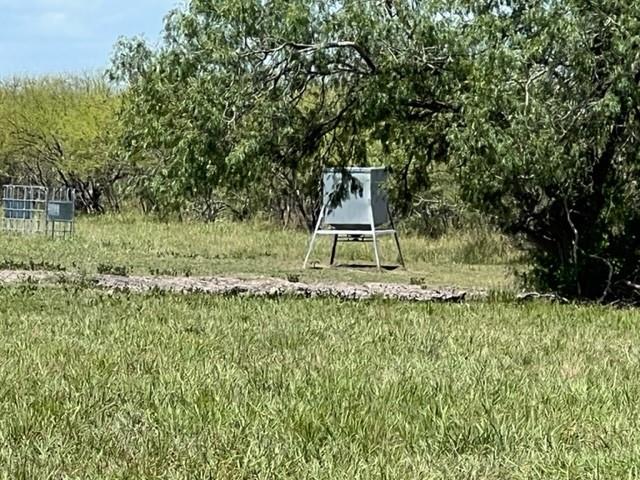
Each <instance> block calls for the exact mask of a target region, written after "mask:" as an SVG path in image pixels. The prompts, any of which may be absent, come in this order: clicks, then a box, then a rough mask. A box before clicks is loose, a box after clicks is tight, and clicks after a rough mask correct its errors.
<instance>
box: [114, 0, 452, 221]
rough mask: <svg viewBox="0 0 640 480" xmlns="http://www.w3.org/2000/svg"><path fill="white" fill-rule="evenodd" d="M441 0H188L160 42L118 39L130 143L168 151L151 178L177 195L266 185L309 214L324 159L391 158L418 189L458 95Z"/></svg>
mask: <svg viewBox="0 0 640 480" xmlns="http://www.w3.org/2000/svg"><path fill="white" fill-rule="evenodd" d="M446 4H447V2H444V1H442V2H440V1H428V2H416V1H398V2H391V1H388V2H373V1H365V2H363V1H361V0H332V1H326V0H286V1H285V0H274V1H269V2H263V1H256V0H224V1H216V2H213V1H210V0H209V1H207V0H192V1H190V2H188V4H187V6H186V8H185V9H184V10H177V11H174V12H172V13H171V14H170V15H169V16H168V18H167V22H166V28H165V37H164V42H163V43H162V45H161V46H160V47H159V48H158V49H155V50H153V49H151V48H149V47H148V46H147V45H145V44H144V43H141V42H140V41H139V40H135V39H134V40H126V41H123V42H121V43H120V44H119V46H118V48H117V50H116V53H115V55H114V67H113V69H112V73H113V74H114V78H116V79H118V80H121V81H125V82H126V84H127V86H128V89H129V90H128V93H127V98H128V99H129V101H128V102H127V104H126V105H127V108H126V109H125V111H124V112H123V115H124V119H125V122H124V123H125V125H127V134H126V136H125V139H124V140H125V142H124V147H125V150H128V151H130V152H140V153H141V154H144V153H145V152H147V151H152V152H159V153H160V155H161V157H163V158H164V160H162V161H161V164H162V167H161V168H160V169H159V170H161V171H162V172H164V178H163V177H157V178H158V180H159V181H158V182H157V184H156V187H157V190H158V191H160V192H163V191H164V190H168V192H167V193H169V194H170V196H172V197H173V198H184V197H185V196H186V197H189V198H194V197H200V198H204V199H207V198H209V196H214V197H215V195H216V193H217V192H219V191H220V190H225V191H227V192H228V191H230V190H231V191H240V190H242V189H243V188H245V187H246V186H248V185H250V186H251V188H252V189H254V191H255V189H257V186H258V185H260V186H261V188H262V191H264V192H267V193H268V192H271V193H273V194H275V195H276V196H277V197H285V198H286V199H287V203H289V205H290V207H291V208H293V209H295V210H296V211H297V212H298V214H299V215H300V216H301V217H303V219H304V222H305V223H306V224H307V225H311V224H313V221H314V217H315V215H316V213H317V209H318V200H319V195H318V179H319V178H320V172H321V169H322V167H323V166H324V165H336V164H342V163H347V162H353V163H360V164H367V163H370V162H371V163H377V162H379V161H384V162H385V163H389V162H388V159H393V161H394V162H396V164H397V165H396V166H397V167H398V168H397V173H398V178H401V179H402V182H400V183H401V186H404V188H403V189H402V193H403V195H404V196H410V195H411V193H412V189H411V188H409V187H410V185H411V182H412V181H413V180H412V179H414V178H420V176H422V177H424V175H421V174H422V173H424V170H425V168H426V165H427V163H428V160H430V159H431V158H432V157H436V156H440V157H442V156H443V151H444V150H445V149H446V145H445V144H444V140H445V139H446V137H445V135H444V134H443V131H444V130H445V129H446V127H447V125H448V124H449V123H450V118H449V117H450V116H451V115H452V114H453V113H454V112H455V111H456V109H457V108H458V106H457V105H455V104H454V103H452V102H451V98H450V95H449V92H451V91H453V90H454V87H455V86H456V85H457V74H456V68H457V67H456V65H457V60H456V58H457V57H458V56H459V53H458V52H456V51H455V46H456V44H457V41H456V36H455V32H454V31H453V30H452V28H451V21H450V20H449V19H448V18H447V17H442V15H440V12H441V11H442V9H443V8H445V5H446ZM376 155H377V156H384V157H385V160H378V159H377V158H376ZM414 183H415V182H414Z"/></svg>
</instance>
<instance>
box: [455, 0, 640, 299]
mask: <svg viewBox="0 0 640 480" xmlns="http://www.w3.org/2000/svg"><path fill="white" fill-rule="evenodd" d="M639 38H640V5H638V4H636V3H634V2H621V1H612V2H592V1H589V0H562V1H560V0H556V1H548V0H547V1H533V2H532V1H512V2H509V4H508V6H505V5H501V6H495V5H494V3H493V2H477V3H476V4H475V10H474V12H473V25H472V26H471V27H470V31H469V39H470V42H473V43H470V45H473V48H472V49H470V50H471V51H473V57H472V61H473V64H474V68H473V76H472V77H470V78H469V86H470V88H469V90H468V91H467V92H464V93H463V97H462V98H461V104H462V105H464V107H463V109H464V112H463V114H462V115H461V119H460V123H459V128H457V129H455V130H454V131H453V132H452V136H451V142H452V144H453V145H455V153H454V156H455V158H456V160H457V161H458V162H459V163H460V165H461V166H462V173H463V175H461V177H460V178H461V182H462V184H463V189H464V191H465V192H466V194H467V198H468V199H469V200H470V201H472V202H474V203H475V204H476V205H478V206H480V207H481V208H482V209H483V210H485V211H490V212H492V213H493V214H494V215H495V218H496V219H497V221H498V222H499V223H500V225H501V226H502V227H503V228H504V229H505V230H506V231H507V232H511V233H516V234H520V235H523V236H524V237H525V238H526V240H527V241H528V245H529V246H531V247H532V253H533V260H534V267H535V269H534V271H533V272H532V273H533V275H532V278H533V280H535V281H536V283H537V284H538V285H539V286H541V287H546V288H550V289H553V290H556V291H559V292H561V293H562V294H564V295H567V296H571V297H586V298H591V299H599V300H601V301H607V300H614V299H620V298H626V299H633V300H637V299H638V298H640V297H638V293H640V287H638V283H640V282H639V279H640V188H639V185H638V173H639V169H640V157H639V155H640V150H639V147H640V142H639V138H638V132H640V121H639V120H640V118H639V114H640V50H639V48H638V47H639V46H640V40H639Z"/></svg>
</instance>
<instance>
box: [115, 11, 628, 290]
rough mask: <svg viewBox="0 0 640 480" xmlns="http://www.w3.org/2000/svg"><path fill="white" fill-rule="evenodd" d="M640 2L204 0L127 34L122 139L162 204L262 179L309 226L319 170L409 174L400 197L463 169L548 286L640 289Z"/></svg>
mask: <svg viewBox="0 0 640 480" xmlns="http://www.w3.org/2000/svg"><path fill="white" fill-rule="evenodd" d="M639 19H640V6H636V5H635V3H633V2H628V1H619V0H612V1H608V2H594V1H590V0H533V1H532V0H527V1H525V0H504V1H497V0H458V1H451V0H449V1H440V0H422V1H419V0H384V1H379V0H365V1H363V0H331V1H321V0H286V1H285V0H271V1H263V0H217V1H213V0H191V1H190V2H188V3H187V4H186V6H185V8H183V9H181V10H176V11H174V12H172V13H171V14H170V15H169V16H168V18H167V22H166V28H165V37H164V41H163V42H162V44H161V45H160V46H159V47H158V48H155V49H153V48H150V47H149V46H148V45H146V44H145V43H144V42H141V41H139V40H135V39H134V40H124V41H122V42H121V43H120V44H119V46H118V48H117V50H116V53H115V56H114V66H113V69H112V73H113V74H114V77H115V78H117V79H119V80H121V81H123V82H125V84H126V85H127V93H126V101H125V103H124V105H125V108H124V110H123V112H122V115H123V119H124V120H125V122H124V124H125V125H126V130H125V134H124V136H123V142H122V146H123V147H124V148H125V150H127V151H129V152H130V154H131V155H138V156H147V157H149V156H151V157H152V158H153V162H155V163H154V165H155V172H156V173H157V174H156V175H154V176H153V179H154V180H153V181H152V182H149V183H147V184H146V185H150V186H151V190H152V191H153V193H154V194H161V195H160V196H161V198H169V199H174V200H175V199H177V200H181V199H182V198H184V197H186V198H191V199H193V200H194V201H195V200H197V199H200V201H202V199H204V204H205V205H207V209H209V210H210V209H211V207H210V206H208V205H209V204H210V203H212V202H213V203H214V204H215V202H216V199H217V198H219V197H218V196H219V195H220V194H221V192H222V194H223V195H225V196H226V195H228V194H229V192H236V193H237V192H242V193H246V192H247V191H248V190H252V191H259V192H260V194H261V195H262V196H261V198H260V201H261V202H267V201H270V200H272V199H274V198H275V199H280V198H286V199H287V200H286V203H287V205H288V206H293V208H295V209H296V210H297V211H298V212H299V214H300V215H301V216H302V217H303V218H304V220H305V221H306V223H307V224H308V225H311V224H312V223H313V220H314V215H315V214H316V212H317V210H318V206H319V205H318V200H319V195H318V188H317V187H318V183H317V182H318V179H319V177H320V175H319V173H320V170H321V169H322V167H323V166H326V165H341V164H345V163H348V162H353V163H364V164H366V163H368V162H376V163H377V162H384V163H386V164H391V166H393V167H395V174H394V182H395V186H396V188H395V190H394V191H395V192H396V200H399V201H401V202H400V203H401V204H403V203H404V204H405V205H407V204H409V205H410V204H411V201H412V196H413V195H415V193H416V192H417V191H419V190H420V189H424V188H426V187H427V186H428V183H429V178H428V175H427V173H428V171H429V165H430V164H431V163H432V161H433V160H441V161H445V162H452V164H453V165H455V166H456V167H457V169H458V172H459V174H460V175H459V184H460V187H461V189H462V191H463V192H464V194H465V197H466V199H467V200H468V201H469V202H470V203H471V204H473V205H475V206H477V207H479V208H480V209H482V210H483V211H485V212H487V213H490V214H492V216H493V218H494V219H495V221H496V222H497V223H498V224H499V225H500V226H501V227H502V228H503V229H504V231H506V232H508V233H512V234H514V235H517V236H520V237H522V238H524V239H525V240H526V245H527V246H528V247H529V248H530V251H531V253H532V259H533V264H534V267H535V268H534V271H533V272H532V275H531V278H532V279H533V280H534V281H535V282H536V283H537V284H538V285H539V286H541V287H544V288H550V289H553V290H556V291H559V292H561V293H562V294H564V295H568V296H572V297H586V298H591V299H599V300H602V301H606V300H615V299H633V300H637V298H638V294H639V293H640V286H638V284H639V283H640V270H639V268H640V191H639V187H638V183H637V182H638V169H639V163H638V162H639V160H638V139H637V132H638V127H639V125H638V112H640V104H639V100H640V97H639V87H640V85H638V83H639V81H640V57H639V54H638V51H639V49H638V42H639V41H638V38H640V27H639Z"/></svg>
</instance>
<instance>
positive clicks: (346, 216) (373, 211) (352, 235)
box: [303, 167, 405, 270]
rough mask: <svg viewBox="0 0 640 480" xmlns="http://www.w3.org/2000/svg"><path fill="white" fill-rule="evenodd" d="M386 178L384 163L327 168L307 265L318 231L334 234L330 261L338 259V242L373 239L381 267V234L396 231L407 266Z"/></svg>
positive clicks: (397, 242)
mask: <svg viewBox="0 0 640 480" xmlns="http://www.w3.org/2000/svg"><path fill="white" fill-rule="evenodd" d="M386 181H387V170H386V168H384V167H347V168H332V169H326V170H325V171H324V175H323V205H322V210H321V211H320V216H319V217H318V222H317V224H316V227H315V230H314V232H313V236H312V237H311V241H310V243H309V250H308V251H307V255H306V257H305V260H304V265H303V268H307V264H308V262H309V257H310V256H311V252H312V251H313V247H314V245H315V242H316V240H317V237H318V235H330V236H333V245H332V247H331V260H330V264H331V265H333V264H334V263H335V258H336V250H337V246H338V242H358V241H360V242H362V241H365V242H366V241H369V242H371V243H373V252H374V255H375V261H376V267H377V268H378V270H380V269H381V265H380V254H379V249H378V238H379V237H381V236H385V235H393V237H394V239H395V243H396V246H397V248H398V258H399V260H400V264H401V265H402V267H405V263H404V258H403V257H402V250H401V249H400V240H399V238H398V233H397V231H396V228H395V225H394V222H393V218H392V216H391V211H390V208H389V199H388V196H387V192H386V190H385V189H384V184H385V182H386Z"/></svg>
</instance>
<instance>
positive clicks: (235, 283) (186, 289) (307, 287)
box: [0, 270, 486, 302]
mask: <svg viewBox="0 0 640 480" xmlns="http://www.w3.org/2000/svg"><path fill="white" fill-rule="evenodd" d="M28 282H32V283H33V282H35V283H41V284H56V283H70V282H71V283H88V284H90V285H92V286H94V287H97V288H103V289H107V290H113V291H117V290H127V291H132V292H149V291H154V290H160V291H166V292H174V293H193V292H199V293H209V294H212V295H240V296H248V297H279V296H294V297H303V298H314V297H330V298H339V299H344V300H366V299H370V298H387V299H395V300H405V301H414V302H461V301H464V300H465V299H468V298H480V297H483V296H485V295H486V294H485V293H484V292H481V291H473V292H467V291H464V290H458V289H455V288H425V287H421V286H418V285H405V284H393V283H365V284H354V283H328V282H319V283H302V282H289V281H287V280H284V279H280V278H267V277H265V278H251V279H246V278H233V277H160V276H158V277H150V276H127V277H120V276H115V275H90V276H80V275H77V274H71V273H65V272H40V271H20V270H0V286H2V285H3V284H17V283H28Z"/></svg>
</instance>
